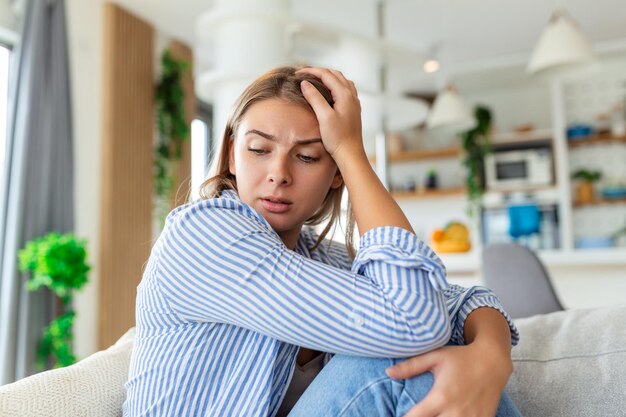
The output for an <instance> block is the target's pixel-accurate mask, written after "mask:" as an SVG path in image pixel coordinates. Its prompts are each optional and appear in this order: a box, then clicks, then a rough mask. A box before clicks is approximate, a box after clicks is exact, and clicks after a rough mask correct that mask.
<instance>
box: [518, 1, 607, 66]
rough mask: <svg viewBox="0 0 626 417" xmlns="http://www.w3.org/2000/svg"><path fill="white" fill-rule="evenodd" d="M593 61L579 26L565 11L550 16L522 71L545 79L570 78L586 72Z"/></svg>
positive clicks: (591, 53)
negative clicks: (526, 65) (524, 70)
mask: <svg viewBox="0 0 626 417" xmlns="http://www.w3.org/2000/svg"><path fill="white" fill-rule="evenodd" d="M596 66H597V60H596V57H595V55H594V53H593V50H592V48H591V43H590V42H589V40H588V39H587V38H586V36H585V35H584V33H583V32H582V30H581V29H580V26H578V24H577V23H576V22H575V21H574V19H572V17H571V16H570V15H569V14H568V13H567V12H566V11H565V9H559V10H557V11H555V12H554V13H553V14H552V17H551V19H550V22H549V23H548V26H547V27H546V28H545V30H544V31H543V33H542V34H541V37H540V38H539V41H538V42H537V45H536V46H535V49H534V50H533V53H532V56H531V58H530V61H529V63H528V67H527V68H526V70H527V71H528V72H529V73H530V74H532V75H537V76H540V77H545V78H559V77H560V78H562V77H572V76H576V75H580V74H585V73H588V72H590V71H591V70H593V69H594V67H596Z"/></svg>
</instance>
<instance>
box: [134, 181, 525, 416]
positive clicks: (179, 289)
mask: <svg viewBox="0 0 626 417" xmlns="http://www.w3.org/2000/svg"><path fill="white" fill-rule="evenodd" d="M315 240H316V236H315V235H314V234H313V232H312V231H311V230H310V229H309V228H306V227H305V228H303V230H302V232H301V234H300V239H299V241H298V243H297V248H296V250H295V251H292V250H289V249H288V248H287V247H286V246H285V245H284V244H283V242H282V241H281V240H280V238H279V236H278V234H277V233H276V232H275V231H274V230H273V229H272V228H271V226H270V225H269V224H268V223H267V221H265V219H264V218H263V217H262V216H261V215H260V214H259V213H258V212H256V211H255V210H254V209H252V208H251V207H249V206H248V205H246V204H244V203H243V202H242V201H241V200H240V199H239V197H238V196H237V194H236V193H235V192H234V191H230V190H228V191H225V192H223V193H222V195H221V197H220V198H215V199H210V200H201V201H197V202H194V203H190V204H187V205H185V206H182V207H179V208H177V209H176V210H174V211H173V212H172V213H170V215H169V216H168V218H167V221H166V225H165V228H164V230H163V232H162V234H161V236H160V237H159V239H158V241H157V242H156V244H155V245H154V247H153V249H152V253H151V255H150V259H149V261H148V264H147V266H146V269H145V272H144V275H143V279H142V281H141V283H140V284H139V286H138V288H137V305H136V320H137V337H136V341H135V346H134V349H133V353H132V358H131V365H130V371H129V380H128V382H127V384H126V390H127V399H126V401H125V403H124V416H228V417H233V416H246V417H254V416H258V417H270V416H273V415H274V414H275V413H276V411H277V410H278V407H279V405H280V403H281V401H282V398H283V396H284V394H285V391H286V389H287V386H288V384H289V381H290V378H291V375H292V373H293V369H294V365H295V360H296V356H297V353H298V350H299V346H305V347H307V348H310V349H314V350H319V351H323V352H329V353H342V354H351V355H359V356H372V357H408V356H412V355H416V354H419V353H423V352H425V351H428V350H432V349H434V348H436V347H439V346H442V345H445V344H446V343H448V342H449V341H452V342H453V343H456V344H463V325H464V322H465V318H466V317H467V315H468V314H469V313H470V312H471V311H472V310H474V309H475V308H477V307H481V306H490V307H493V308H496V309H498V310H499V311H501V312H502V313H503V314H504V316H505V317H506V318H507V320H509V323H510V326H511V330H512V332H511V333H512V336H513V343H516V341H517V338H518V335H517V331H516V330H515V327H514V326H513V324H512V322H511V320H510V319H509V317H508V316H507V315H506V313H504V311H503V310H502V308H501V306H500V304H499V302H498V300H497V299H496V297H495V296H494V295H493V293H491V292H490V291H488V290H487V289H485V288H482V287H473V288H462V287H458V286H448V284H447V282H446V279H445V268H444V266H443V264H442V263H441V261H440V260H439V258H438V257H437V256H436V255H435V254H434V252H433V251H432V250H431V249H430V248H429V247H428V246H427V245H426V244H424V243H423V242H421V241H420V240H419V239H418V238H417V237H416V236H415V235H414V234H412V233H410V232H408V231H407V230H404V229H402V228H398V227H381V228H376V229H373V230H370V231H369V232H367V233H365V234H364V235H363V236H362V237H361V239H360V244H359V250H358V251H357V255H356V258H355V259H354V262H352V261H351V260H350V259H349V257H348V256H347V253H346V250H345V248H344V247H343V245H342V244H339V243H336V242H335V243H333V244H330V242H329V241H325V242H324V243H323V244H321V245H320V246H319V247H318V248H317V249H316V250H314V251H312V252H311V251H309V249H308V248H310V247H312V246H313V244H314V243H315Z"/></svg>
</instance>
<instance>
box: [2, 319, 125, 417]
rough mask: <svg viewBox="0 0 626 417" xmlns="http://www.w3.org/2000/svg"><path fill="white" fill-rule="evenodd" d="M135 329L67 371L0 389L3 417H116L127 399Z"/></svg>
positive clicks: (46, 374)
mask: <svg viewBox="0 0 626 417" xmlns="http://www.w3.org/2000/svg"><path fill="white" fill-rule="evenodd" d="M134 336H135V329H134V328H132V329H130V330H129V331H128V332H126V333H125V334H124V335H123V336H122V337H121V338H120V339H119V340H118V341H117V342H116V343H115V344H114V345H113V346H111V347H110V348H108V349H106V350H103V351H100V352H97V353H94V354H93V355H91V356H89V357H88V358H85V359H83V360H82V361H79V362H77V363H75V364H74V365H72V366H68V367H66V368H60V369H54V370H51V371H47V372H42V373H39V374H35V375H32V376H30V377H28V378H24V379H22V380H19V381H17V382H14V383H13V384H8V385H4V386H1V387H0V415H1V416H3V417H17V416H32V417H37V416H46V417H57V416H58V417H66V416H68V417H69V416H71V417H81V416H85V417H87V416H89V417H117V416H120V415H121V414H122V403H123V402H124V399H125V398H126V392H125V390H124V383H125V382H126V379H127V378H128V366H129V363H130V354H131V351H132V347H133V341H134V338H135V337H134Z"/></svg>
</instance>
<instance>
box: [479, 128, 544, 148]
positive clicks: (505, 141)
mask: <svg viewBox="0 0 626 417" xmlns="http://www.w3.org/2000/svg"><path fill="white" fill-rule="evenodd" d="M553 135H554V134H553V131H552V129H533V130H529V131H524V132H501V133H495V134H493V135H492V136H491V143H492V145H494V146H498V145H509V144H526V143H535V142H550V141H552V136H553Z"/></svg>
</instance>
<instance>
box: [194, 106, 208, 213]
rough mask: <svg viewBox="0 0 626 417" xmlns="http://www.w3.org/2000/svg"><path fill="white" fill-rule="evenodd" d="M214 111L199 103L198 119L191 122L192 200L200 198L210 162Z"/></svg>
mask: <svg viewBox="0 0 626 417" xmlns="http://www.w3.org/2000/svg"><path fill="white" fill-rule="evenodd" d="M211 115H212V109H211V107H210V106H208V105H206V104H204V103H199V104H198V109H197V112H196V118H195V119H194V120H193V121H192V122H191V200H192V201H194V200H197V199H198V198H200V185H202V183H203V182H204V180H205V179H206V175H207V170H208V167H209V162H210V157H211V155H210V153H211V152H210V149H211V129H212V127H213V126H212V123H211V120H212V117H211Z"/></svg>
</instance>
